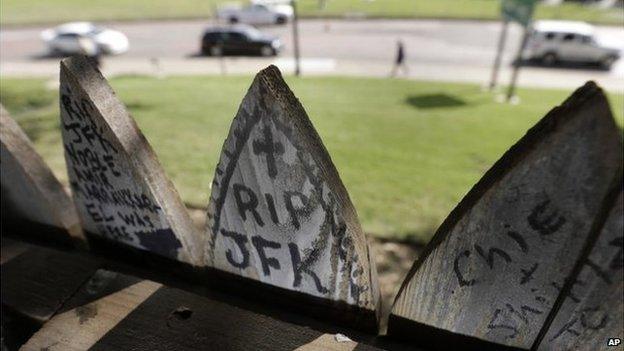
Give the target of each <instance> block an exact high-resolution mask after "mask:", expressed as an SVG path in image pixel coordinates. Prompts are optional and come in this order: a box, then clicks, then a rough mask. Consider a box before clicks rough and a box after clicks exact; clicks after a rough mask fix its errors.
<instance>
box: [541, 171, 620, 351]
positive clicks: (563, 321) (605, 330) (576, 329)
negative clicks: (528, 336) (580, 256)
mask: <svg viewBox="0 0 624 351" xmlns="http://www.w3.org/2000/svg"><path fill="white" fill-rule="evenodd" d="M620 182H621V180H620ZM620 184H621V183H620ZM623 202H624V193H623V192H622V191H621V190H620V193H619V196H618V197H617V200H616V203H615V204H614V206H613V208H612V209H611V211H610V212H609V216H608V218H607V220H606V222H605V224H604V227H603V228H602V230H601V232H600V236H599V237H598V240H597V241H596V243H595V245H594V247H593V249H592V250H591V253H590V254H589V257H587V259H586V260H585V262H584V266H583V268H582V270H581V272H580V273H579V275H578V276H577V277H576V278H575V282H574V285H573V286H572V290H571V291H570V292H569V293H568V294H567V296H566V299H565V300H564V302H563V305H562V306H561V308H560V309H559V310H558V311H557V314H556V316H555V318H554V320H553V322H552V323H551V325H550V327H549V329H548V332H547V333H546V334H545V337H544V338H543V339H542V340H541V343H540V344H539V347H538V348H537V349H538V350H586V349H588V348H591V349H595V350H598V349H601V350H607V349H617V348H613V347H608V346H607V340H608V339H609V338H614V337H616V338H620V339H621V338H622V331H624V322H623V319H624V302H623V296H624V289H623V286H624V276H623V273H622V264H623V260H624V258H623V257H622V249H623V241H622V240H623V239H624V237H623V235H624V205H623ZM620 348H621V346H620Z"/></svg>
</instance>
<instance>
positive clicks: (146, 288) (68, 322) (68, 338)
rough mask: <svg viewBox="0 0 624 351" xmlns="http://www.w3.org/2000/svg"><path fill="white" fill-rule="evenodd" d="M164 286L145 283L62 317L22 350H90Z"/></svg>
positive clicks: (53, 321) (58, 317)
mask: <svg viewBox="0 0 624 351" xmlns="http://www.w3.org/2000/svg"><path fill="white" fill-rule="evenodd" d="M160 286H161V285H160V284H158V283H155V282H152V281H149V280H144V281H141V282H139V283H136V284H134V285H132V286H130V287H128V288H125V289H123V290H121V291H119V292H116V293H114V294H111V295H108V296H106V297H103V298H101V299H99V300H97V301H94V302H92V303H89V304H87V305H83V306H80V307H77V308H75V309H72V310H69V311H67V312H64V313H60V314H58V315H56V316H54V318H52V319H51V320H50V321H49V322H48V323H46V324H45V325H44V326H43V328H41V329H40V330H39V331H38V332H36V333H35V335H33V337H32V338H30V340H28V342H27V343H26V344H25V345H24V346H22V347H21V348H20V350H22V351H31V350H32V351H40V350H47V351H57V350H58V351H79V350H88V349H90V348H91V347H92V346H93V345H94V344H96V343H97V342H98V341H99V340H100V339H101V338H102V337H103V336H104V335H105V334H106V333H108V332H109V331H110V330H112V329H113V328H115V326H116V325H117V324H118V323H119V322H120V321H121V320H123V319H124V318H125V317H126V316H127V315H128V314H129V313H131V312H132V311H133V310H134V309H135V308H136V307H137V306H138V305H140V304H141V303H142V302H143V301H145V300H146V299H147V298H148V297H149V296H150V295H152V294H153V293H154V292H155V291H156V290H158V288H160ZM126 350H131V349H126Z"/></svg>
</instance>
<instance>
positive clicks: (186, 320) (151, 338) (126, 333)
mask: <svg viewBox="0 0 624 351" xmlns="http://www.w3.org/2000/svg"><path fill="white" fill-rule="evenodd" d="M322 336H323V333H322V332H319V331H316V330H314V329H312V328H308V327H306V326H300V325H296V324H291V323H287V322H283V321H280V320H277V319H274V318H272V317H269V316H266V315H262V314H258V313H254V312H250V311H248V310H244V309H241V308H238V307H234V306H232V305H229V304H226V303H223V302H218V301H216V300H212V299H209V298H205V297H200V296H197V295H193V294H190V293H187V292H184V291H182V290H178V289H173V288H169V287H163V288H161V289H159V290H158V291H157V292H155V293H154V294H153V295H152V296H151V297H150V298H148V299H147V300H146V301H145V302H144V303H142V304H141V305H140V306H139V307H138V308H136V309H135V310H134V311H133V312H132V313H131V314H129V315H128V316H127V317H126V318H125V319H124V320H123V321H121V322H120V323H119V324H118V325H117V326H116V327H115V328H113V329H112V330H111V331H110V332H109V333H108V334H106V335H105V336H104V337H103V338H102V339H100V341H98V342H97V343H96V344H95V345H94V346H93V347H92V348H91V350H93V351H97V350H134V349H137V348H140V349H144V350H171V351H190V350H241V351H242V350H272V351H280V350H295V349H297V348H299V347H304V349H305V347H308V348H310V349H313V348H312V345H313V344H314V343H315V342H317V343H318V342H320V341H319V340H318V339H319V338H321V337H322ZM332 340H333V341H332ZM339 340H341V339H340V338H338V339H336V338H335V336H334V335H331V336H329V337H327V336H326V337H324V338H323V341H324V342H325V344H326V345H327V346H328V347H327V348H326V349H327V350H331V349H336V350H341V349H343V348H344V346H351V347H353V346H354V345H353V344H355V343H352V342H340V341H339ZM311 344H312V345H311ZM341 347H342V348H341ZM357 349H358V350H377V349H376V348H374V347H371V346H367V345H364V344H358V345H357Z"/></svg>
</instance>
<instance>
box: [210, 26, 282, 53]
mask: <svg viewBox="0 0 624 351" xmlns="http://www.w3.org/2000/svg"><path fill="white" fill-rule="evenodd" d="M281 49H282V43H281V41H280V40H279V39H278V38H277V37H273V36H268V35H265V34H263V33H262V32H260V31H259V30H257V29H256V28H254V27H251V26H247V25H235V26H230V27H215V28H210V29H207V30H206V31H205V32H204V35H203V37H202V41H201V53H202V54H204V55H210V56H222V55H261V56H274V55H277V54H278V53H279V52H280V51H281Z"/></svg>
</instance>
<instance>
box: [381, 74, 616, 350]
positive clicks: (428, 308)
mask: <svg viewBox="0 0 624 351" xmlns="http://www.w3.org/2000/svg"><path fill="white" fill-rule="evenodd" d="M621 163H622V144H621V137H620V133H619V131H618V129H617V127H616V125H615V122H614V121H613V117H612V115H611V112H610V110H609V106H608V103H607V101H606V98H605V96H604V94H603V93H602V91H601V90H600V89H599V88H598V87H597V86H596V85H595V84H593V83H588V84H586V85H585V86H584V87H583V88H581V89H579V90H578V91H576V92H575V93H574V94H573V95H572V96H571V97H570V98H569V99H568V100H566V102H564V103H563V105H561V106H560V107H558V108H555V109H554V110H552V111H551V112H550V113H549V114H548V115H547V116H546V117H544V118H543V119H542V120H541V121H540V122H539V123H538V124H537V125H536V126H535V127H533V128H532V129H531V130H529V131H528V133H527V135H526V136H524V137H523V138H522V139H521V140H520V141H519V142H518V143H517V144H516V145H514V146H513V147H512V148H511V149H510V150H509V151H508V152H507V153H506V154H505V155H504V156H503V157H502V158H501V159H500V160H499V161H498V162H497V163H496V164H495V165H494V166H493V167H492V168H491V169H490V170H489V171H488V172H487V173H486V174H485V176H484V177H483V178H482V179H481V180H480V181H479V182H478V183H477V184H476V185H475V187H474V188H473V189H472V190H471V191H470V192H469V193H468V194H467V195H466V197H465V198H464V199H463V200H462V201H461V202H460V204H459V205H458V206H457V207H456V208H455V209H454V210H453V212H452V213H451V214H450V215H449V217H448V218H447V219H446V220H445V221H444V223H443V224H442V225H441V226H440V228H439V229H438V231H437V232H436V234H435V236H434V238H433V239H432V241H431V243H430V244H429V245H428V246H427V248H426V249H425V250H424V253H423V254H422V256H421V257H419V259H418V260H417V261H416V263H415V264H414V266H413V268H412V270H411V271H410V273H409V274H408V276H407V278H406V280H405V282H404V284H403V286H402V287H401V290H400V292H399V294H398V296H397V298H396V301H395V304H394V306H393V309H392V314H391V316H390V321H389V328H388V333H389V334H390V335H397V336H402V337H408V338H409V335H405V333H409V330H410V329H409V328H407V327H406V326H407V325H410V323H411V324H412V325H413V331H414V332H413V334H414V335H416V334H418V333H416V329H417V328H421V327H422V328H429V327H430V328H431V330H430V331H431V333H432V334H433V335H435V334H436V330H441V331H448V332H451V333H454V334H456V335H464V336H467V337H471V338H472V339H471V340H482V341H487V342H491V343H495V344H500V345H506V346H509V347H518V348H530V347H531V345H532V343H533V341H534V340H535V338H536V336H537V334H538V333H539V331H540V328H541V327H542V325H543V324H544V320H545V318H546V316H548V314H549V312H550V309H551V308H552V306H553V304H554V303H555V301H556V299H557V297H558V295H559V289H560V288H561V286H563V284H564V282H565V280H566V279H567V278H568V277H569V275H570V273H571V271H572V267H573V266H574V264H575V263H576V260H577V259H578V258H579V255H580V251H581V249H582V248H583V247H584V244H585V242H586V240H587V238H588V236H589V233H590V229H591V228H592V224H593V222H594V220H595V218H596V217H597V215H598V212H599V211H600V210H601V206H602V204H603V201H604V199H605V197H606V195H607V193H608V191H609V186H610V184H613V181H614V178H615V177H616V174H617V173H618V172H619V171H620V169H621ZM400 334H403V335H400ZM440 335H443V334H440ZM447 346H448V345H447ZM481 347H483V346H480V348H481ZM494 348H496V347H494Z"/></svg>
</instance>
